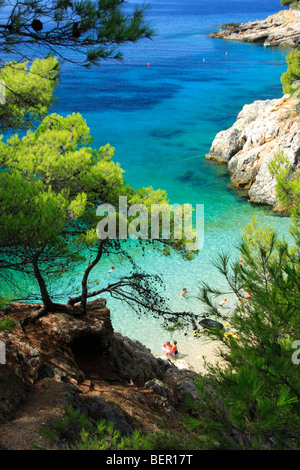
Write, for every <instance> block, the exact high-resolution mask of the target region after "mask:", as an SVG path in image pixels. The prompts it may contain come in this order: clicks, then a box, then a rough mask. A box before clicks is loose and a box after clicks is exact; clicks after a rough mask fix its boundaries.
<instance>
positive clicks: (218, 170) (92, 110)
mask: <svg viewBox="0 0 300 470" xmlns="http://www.w3.org/2000/svg"><path fill="white" fill-rule="evenodd" d="M130 3H133V4H134V3H143V2H136V1H135V2H130ZM150 4H151V9H150V10H149V12H148V17H149V19H150V21H151V22H152V24H153V26H154V27H155V28H156V30H157V36H156V37H154V39H153V40H152V41H148V40H145V41H144V40H143V41H141V42H140V43H138V44H136V45H133V46H126V47H125V48H124V49H123V53H124V61H123V63H121V64H119V63H111V62H110V63H105V64H102V65H101V66H100V68H92V69H89V70H82V69H79V68H78V67H75V66H72V65H70V64H66V65H65V66H64V67H63V69H62V73H61V84H60V86H59V89H58V91H57V97H58V101H57V103H56V105H55V108H54V110H55V111H56V112H59V113H60V114H63V115H66V114H68V113H71V112H80V113H81V114H82V115H83V116H84V117H85V119H86V120H87V123H88V125H89V127H90V128H91V133H92V135H93V136H94V139H95V142H94V145H95V147H97V146H100V145H104V144H106V143H108V142H109V143H110V144H111V145H112V146H114V147H115V149H116V151H115V160H116V161H119V162H120V164H121V166H122V168H123V169H124V170H125V171H126V173H125V177H126V180H127V182H128V183H129V184H131V185H132V186H133V187H135V188H137V187H140V186H150V185H151V186H153V187H154V188H162V189H165V190H166V191H167V193H168V196H169V199H170V202H171V203H189V204H192V205H193V206H194V207H195V205H196V204H204V210H205V239H204V246H203V249H202V251H201V253H200V254H199V256H198V257H197V259H195V260H193V261H192V262H186V261H183V260H181V259H180V258H179V257H178V256H176V255H172V256H171V257H168V258H163V259H162V258H161V256H159V255H158V254H156V253H154V252H149V253H148V254H147V256H146V257H142V256H140V254H139V253H137V254H136V259H137V260H138V261H139V264H140V266H141V267H142V268H145V270H147V271H149V272H154V273H157V272H158V273H161V274H162V276H163V278H164V280H165V282H166V294H167V295H168V296H169V298H170V299H171V305H172V307H173V308H174V309H176V310H178V309H179V308H182V301H181V300H180V299H179V294H180V291H181V290H182V288H183V287H187V288H188V290H191V291H193V292H196V291H197V286H198V282H199V281H200V280H205V281H208V282H211V283H214V284H218V285H220V286H222V284H223V280H222V279H221V278H220V276H219V275H218V273H217V272H216V270H215V269H214V268H213V267H212V265H211V261H212V260H213V259H214V258H215V256H216V255H217V254H218V253H219V252H220V250H221V249H225V250H226V251H228V252H230V253H232V255H234V254H236V255H237V256H238V253H237V252H236V249H235V245H236V244H237V242H238V240H239V238H240V233H241V230H243V229H244V227H245V226H246V225H247V224H249V222H250V221H251V219H252V217H253V216H254V214H257V215H258V218H259V219H260V220H261V222H262V223H264V224H270V225H272V226H275V227H276V229H277V230H278V232H279V233H281V234H282V235H283V236H284V235H286V234H287V232H288V227H289V220H288V219H286V218H278V217H277V218H276V217H274V216H273V215H272V212H271V211H270V210H268V209H267V208H263V207H257V206H252V205H250V204H249V203H248V202H247V200H246V199H245V198H242V197H241V196H240V195H239V194H238V193H237V192H236V191H234V190H231V189H229V188H228V184H229V182H230V179H229V175H228V173H227V169H226V167H225V166H223V165H218V164H214V163H211V162H208V161H206V160H205V154H206V153H208V151H209V148H210V146H211V143H212V141H213V139H214V137H215V135H216V134H217V132H219V131H220V130H223V129H226V128H228V127H230V126H231V125H232V124H233V122H234V121H235V119H236V116H237V114H238V112H239V111H240V110H241V109H242V107H243V105H244V104H246V103H250V102H252V101H253V100H256V99H267V98H277V97H280V96H281V95H282V92H281V84H280V76H281V74H282V73H283V72H284V71H285V70H286V62H285V56H286V55H287V53H288V50H284V49H282V50H278V49H272V48H264V47H262V46H258V45H253V44H243V43H238V42H230V41H222V40H218V39H212V38H209V37H208V34H209V33H210V32H212V31H216V30H218V26H219V25H220V24H224V23H227V22H233V21H239V22H246V21H250V20H255V19H263V18H266V17H267V16H268V15H270V14H273V13H275V12H277V11H278V10H279V9H280V5H279V2H278V0H272V1H267V2H258V1H250V0H247V1H244V2H240V1H237V0H230V1H226V0H216V1H212V2H204V1H203V2H202V1H196V0H190V1H185V2H182V1H181V0H172V1H170V0H165V1H162V0H161V1H160V2H158V1H151V2H150ZM148 63H149V66H148V65H147V64H148ZM116 262H117V261H116V260H113V259H112V260H107V261H105V262H104V263H103V264H102V266H103V267H104V269H105V271H106V270H107V269H106V268H107V266H108V265H111V264H115V263H116ZM128 269H129V266H128V265H126V264H120V265H118V269H117V270H116V271H115V273H114V274H113V277H112V279H117V278H118V277H119V276H121V275H124V274H128ZM99 274H100V271H99V272H97V271H95V272H94V273H93V277H94V278H95V279H96V278H97V277H98V275H99ZM186 303H187V305H188V307H189V309H190V310H192V311H194V312H195V313H201V310H202V309H201V306H200V305H199V303H198V302H197V301H196V300H195V299H194V298H190V299H189V300H187V302H186ZM108 306H109V308H110V309H111V315H112V321H113V326H114V328H115V330H117V331H120V332H121V333H122V334H123V335H127V336H129V337H132V338H135V339H138V340H140V341H141V342H142V343H144V344H145V345H146V346H148V347H149V348H150V349H151V350H152V351H153V352H154V353H156V354H161V345H162V343H163V342H165V341H166V340H168V339H169V337H171V335H168V334H166V332H165V331H163V330H162V329H161V328H160V327H159V325H158V323H157V321H155V320H153V319H151V318H149V317H147V318H146V317H143V318H141V319H137V317H136V315H135V314H134V313H133V312H132V311H131V310H130V309H129V308H128V307H125V306H120V304H119V303H117V302H116V301H113V300H110V299H108ZM173 336H174V338H175V339H177V340H178V344H179V349H180V350H181V352H183V351H185V352H186V353H188V354H190V352H191V350H192V351H194V350H195V351H196V352H195V354H194V356H195V355H196V356H197V355H198V356H199V354H200V355H201V354H202V347H203V345H202V343H201V342H200V341H199V340H196V339H195V338H193V336H192V335H189V336H184V335H183V333H178V334H176V335H173ZM200 344H201V346H199V345H200ZM196 356H195V357H196Z"/></svg>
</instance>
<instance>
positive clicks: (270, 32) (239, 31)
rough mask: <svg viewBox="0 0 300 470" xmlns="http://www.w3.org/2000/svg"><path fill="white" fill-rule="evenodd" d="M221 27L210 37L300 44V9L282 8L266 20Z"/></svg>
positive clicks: (292, 46)
mask: <svg viewBox="0 0 300 470" xmlns="http://www.w3.org/2000/svg"><path fill="white" fill-rule="evenodd" d="M219 28H220V30H219V31H217V32H213V33H211V34H210V35H209V37H211V38H219V39H224V40H232V41H242V42H250V43H256V44H261V45H264V46H265V47H287V48H295V47H299V46H300V10H281V11H279V12H278V13H275V14H274V15H270V16H268V17H267V18H266V19H265V20H257V21H249V22H248V23H227V24H224V25H220V26H219Z"/></svg>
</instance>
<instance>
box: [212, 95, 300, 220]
mask: <svg viewBox="0 0 300 470" xmlns="http://www.w3.org/2000/svg"><path fill="white" fill-rule="evenodd" d="M298 107H299V100H298V99H296V98H293V97H290V96H289V95H285V96H283V97H282V98H279V99H273V100H265V101H255V102H253V103H252V104H246V105H245V106H244V107H243V109H242V111H241V112H240V113H239V114H238V116H237V119H236V122H235V123H234V124H233V125H232V126H231V127H230V128H229V129H227V130H223V131H221V132H219V133H218V134H217V135H216V137H215V139H214V141H213V143H212V145H211V148H210V150H209V153H208V154H207V155H206V158H207V159H212V160H215V161H218V162H222V163H226V164H227V165H228V170H229V171H230V173H232V176H231V183H232V185H233V186H234V187H236V188H239V189H244V190H247V191H248V195H249V200H250V202H253V203H257V204H267V205H270V206H273V207H274V209H275V210H279V211H280V206H279V202H278V201H277V199H276V194H275V187H276V180H275V179H274V178H273V177H272V176H271V175H270V172H269V170H268V165H269V162H270V161H271V160H272V158H273V157H274V154H275V153H276V152H277V151H279V150H282V151H283V152H284V154H285V155H286V156H287V157H288V158H289V160H290V162H291V164H292V167H293V171H295V170H296V169H297V168H299V165H300V121H299V111H298Z"/></svg>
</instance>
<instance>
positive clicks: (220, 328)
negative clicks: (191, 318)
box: [194, 318, 225, 336]
mask: <svg viewBox="0 0 300 470" xmlns="http://www.w3.org/2000/svg"><path fill="white" fill-rule="evenodd" d="M199 325H200V328H202V329H203V330H205V331H210V332H212V333H223V332H224V331H225V328H224V325H223V324H222V323H220V322H218V321H215V320H211V319H210V318H203V319H202V320H200V321H199ZM198 335H199V332H196V333H194V336H198Z"/></svg>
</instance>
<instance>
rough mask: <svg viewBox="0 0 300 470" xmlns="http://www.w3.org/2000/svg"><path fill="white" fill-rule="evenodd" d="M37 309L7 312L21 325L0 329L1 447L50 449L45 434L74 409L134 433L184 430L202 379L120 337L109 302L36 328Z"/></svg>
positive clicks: (60, 315) (44, 320) (46, 320)
mask: <svg viewBox="0 0 300 470" xmlns="http://www.w3.org/2000/svg"><path fill="white" fill-rule="evenodd" d="M36 307H37V306H36V305H34V304H32V305H31V304H22V303H17V304H11V305H10V306H9V307H8V308H7V309H6V311H5V315H6V316H9V317H10V318H13V319H14V323H15V326H14V328H13V329H12V330H11V331H3V332H0V340H1V341H2V342H4V343H5V348H6V361H5V364H0V449H1V448H2V449H8V450H26V449H30V448H31V446H32V445H34V446H37V447H38V448H47V445H48V444H47V442H46V441H45V440H44V439H43V437H42V436H43V429H45V427H46V426H51V422H52V421H53V420H56V419H62V418H63V416H64V413H65V411H66V408H67V407H68V406H71V407H72V408H74V409H77V410H79V411H80V412H81V413H83V414H84V415H86V416H87V417H88V419H89V420H90V421H91V422H94V423H96V422H98V421H99V420H100V419H103V418H104V419H106V420H109V421H112V422H113V423H114V426H115V429H118V430H120V432H121V433H122V434H123V435H130V434H131V433H132V432H133V431H134V430H135V429H138V430H139V431H141V432H145V433H149V432H157V431H158V430H159V429H160V427H161V426H163V425H164V424H165V423H166V422H167V421H170V423H171V424H170V426H171V427H172V426H174V423H175V426H176V427H177V425H178V423H180V421H181V418H182V415H181V406H182V405H181V404H182V401H183V400H184V399H185V398H186V396H189V397H191V398H192V399H197V396H198V393H197V388H196V385H195V379H196V378H197V377H198V374H196V373H195V372H193V371H191V370H189V369H188V368H184V367H182V368H178V367H176V365H175V364H174V363H173V362H169V361H167V360H163V359H161V358H155V357H154V356H153V355H152V354H151V351H150V350H149V349H147V348H146V347H145V346H143V345H142V344H141V343H139V342H138V341H134V340H131V339H129V338H127V337H122V336H121V335H120V334H118V333H115V332H114V330H113V328H112V325H111V320H110V311H109V309H108V308H107V307H106V302H105V300H104V299H98V300H96V301H93V302H90V303H89V304H88V313H87V315H85V316H83V317H77V318H76V317H73V316H71V315H68V314H67V313H57V314H55V313H52V314H49V315H48V316H45V317H43V318H40V319H39V320H38V321H37V323H36V324H34V325H32V324H28V323H27V322H26V319H27V318H29V317H30V316H32V314H33V313H34V311H35V310H36ZM25 325H26V326H25ZM172 423H173V424H172ZM180 427H181V426H179V428H180ZM61 446H62V443H57V448H58V449H60V448H62V447H61Z"/></svg>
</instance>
